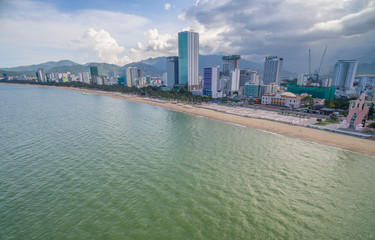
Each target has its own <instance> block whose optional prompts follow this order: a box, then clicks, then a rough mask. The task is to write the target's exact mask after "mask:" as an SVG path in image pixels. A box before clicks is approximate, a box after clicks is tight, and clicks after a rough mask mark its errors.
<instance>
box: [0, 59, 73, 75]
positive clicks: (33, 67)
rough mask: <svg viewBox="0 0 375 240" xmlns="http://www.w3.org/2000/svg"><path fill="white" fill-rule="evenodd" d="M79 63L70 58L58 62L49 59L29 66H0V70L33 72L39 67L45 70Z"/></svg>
mask: <svg viewBox="0 0 375 240" xmlns="http://www.w3.org/2000/svg"><path fill="white" fill-rule="evenodd" d="M75 65H79V64H78V63H75V62H72V61H70V60H61V61H58V62H54V61H50V62H46V63H41V64H34V65H29V66H20V67H12V68H1V69H0V70H4V71H14V72H35V71H37V70H38V69H39V68H44V69H45V70H46V71H47V70H49V69H51V68H53V67H61V66H75Z"/></svg>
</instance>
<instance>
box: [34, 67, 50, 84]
mask: <svg viewBox="0 0 375 240" xmlns="http://www.w3.org/2000/svg"><path fill="white" fill-rule="evenodd" d="M36 77H37V78H38V81H39V82H47V76H46V71H45V70H44V68H39V69H38V71H37V72H36Z"/></svg>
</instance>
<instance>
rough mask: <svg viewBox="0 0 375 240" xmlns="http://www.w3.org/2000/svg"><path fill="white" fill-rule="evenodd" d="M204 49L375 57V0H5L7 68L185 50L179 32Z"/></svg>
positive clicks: (330, 59)
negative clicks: (180, 47) (192, 36)
mask: <svg viewBox="0 0 375 240" xmlns="http://www.w3.org/2000/svg"><path fill="white" fill-rule="evenodd" d="M189 29H191V30H194V31H196V32H198V33H199V38H200V50H199V51H200V54H205V55H207V54H218V55H229V54H240V55H241V57H242V58H244V59H248V60H251V61H255V62H260V63H262V62H264V58H265V56H279V57H283V58H284V67H285V68H286V69H289V70H291V71H294V72H299V73H303V72H307V71H308V52H309V49H311V59H312V61H311V67H312V70H314V69H317V68H318V66H319V63H320V60H321V57H322V54H323V51H324V48H325V46H327V52H326V55H325V58H324V62H323V68H324V67H331V66H333V64H334V63H335V62H336V61H337V60H339V59H358V61H359V63H367V62H375V1H374V0H314V1H306V0H184V1H180V0H163V1H160V0H137V1H128V0H102V1H100V0H79V1H78V0H51V1H45V0H0V32H1V37H0V56H1V58H0V68H1V67H15V66H21V65H31V64H39V63H43V62H47V61H59V60H63V59H67V60H72V61H74V62H77V63H81V64H82V63H87V62H107V63H112V64H117V65H120V66H122V65H125V64H127V63H130V62H136V61H140V60H143V59H147V58H153V57H160V56H174V55H178V49H177V36H178V32H180V31H184V30H189Z"/></svg>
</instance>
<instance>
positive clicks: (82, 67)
mask: <svg viewBox="0 0 375 240" xmlns="http://www.w3.org/2000/svg"><path fill="white" fill-rule="evenodd" d="M93 65H95V66H97V67H98V71H99V74H101V75H107V74H108V72H112V71H113V72H115V73H117V74H120V73H121V72H122V71H123V69H124V68H126V67H138V68H139V69H140V70H141V71H142V73H144V74H147V75H148V74H150V75H153V76H162V75H163V73H164V72H166V71H167V59H166V57H157V58H149V59H146V60H142V61H139V62H133V63H129V64H126V65H124V66H118V65H115V64H109V63H96V62H92V63H86V64H78V63H75V62H73V61H70V60H61V61H57V62H53V61H50V62H46V63H41V64H34V65H29V66H19V67H12V68H0V74H1V75H2V74H3V73H7V74H8V75H23V74H25V75H29V76H35V72H36V71H37V70H38V69H39V68H44V69H45V71H46V72H47V73H49V72H70V73H73V74H76V75H77V74H78V73H80V72H89V71H90V66H93ZM217 65H219V66H221V65H222V56H221V55H199V70H200V73H203V68H204V67H210V66H217ZM263 65H264V64H263V63H257V62H253V61H249V60H246V59H241V60H240V68H241V69H244V68H250V69H258V70H259V74H260V75H262V73H263ZM374 73H375V62H374V63H364V64H359V65H358V70H357V75H359V74H374ZM282 76H283V77H285V78H294V77H296V76H297V74H296V73H293V72H290V71H288V70H285V69H283V73H282Z"/></svg>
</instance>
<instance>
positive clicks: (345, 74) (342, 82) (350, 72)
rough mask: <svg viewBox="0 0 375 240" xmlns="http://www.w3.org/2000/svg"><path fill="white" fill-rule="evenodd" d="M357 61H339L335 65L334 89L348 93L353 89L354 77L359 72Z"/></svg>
mask: <svg viewBox="0 0 375 240" xmlns="http://www.w3.org/2000/svg"><path fill="white" fill-rule="evenodd" d="M357 66H358V61H357V60H339V61H338V62H337V63H336V64H335V71H334V73H333V79H332V87H335V88H337V89H339V90H342V91H346V90H350V89H352V88H353V83H354V77H355V74H356V72H357Z"/></svg>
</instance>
